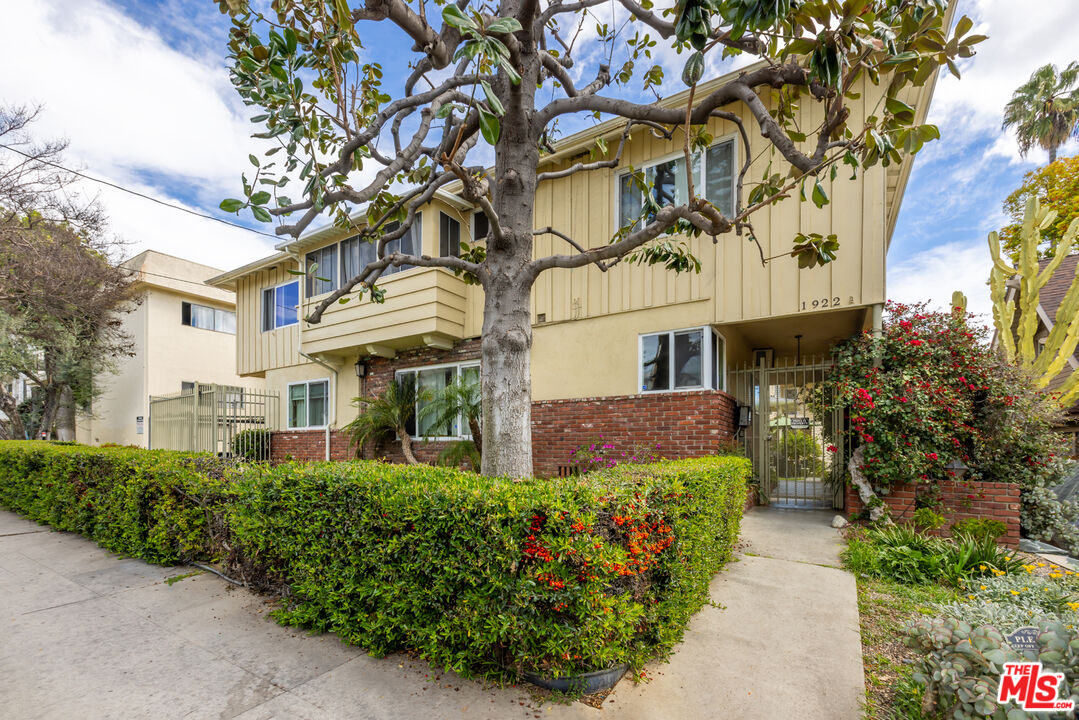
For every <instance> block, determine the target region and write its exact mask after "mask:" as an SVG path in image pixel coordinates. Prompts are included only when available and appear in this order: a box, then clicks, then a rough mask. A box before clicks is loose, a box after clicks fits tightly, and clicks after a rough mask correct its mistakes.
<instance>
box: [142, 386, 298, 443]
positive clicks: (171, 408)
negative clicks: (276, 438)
mask: <svg viewBox="0 0 1079 720" xmlns="http://www.w3.org/2000/svg"><path fill="white" fill-rule="evenodd" d="M279 402H280V400H279V398H278V395H277V393H272V392H267V391H265V390H252V389H249V388H242V387H233V386H228V385H206V384H202V383H194V387H193V388H191V389H190V390H184V391H182V392H178V393H172V394H169V395H154V396H151V397H150V436H149V446H150V448H151V449H155V450H186V451H189V452H208V453H213V454H214V455H218V456H221V457H231V456H233V455H235V454H240V455H244V456H246V457H248V458H249V459H252V460H269V458H270V441H269V433H270V432H271V431H273V430H276V429H277V423H278V418H280V416H281V413H280V404H279Z"/></svg>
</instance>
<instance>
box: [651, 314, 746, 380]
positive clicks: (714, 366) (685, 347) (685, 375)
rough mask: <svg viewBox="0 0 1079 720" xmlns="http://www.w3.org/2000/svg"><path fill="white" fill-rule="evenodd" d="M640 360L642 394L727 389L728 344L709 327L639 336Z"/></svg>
mask: <svg viewBox="0 0 1079 720" xmlns="http://www.w3.org/2000/svg"><path fill="white" fill-rule="evenodd" d="M637 358H638V361H637V380H638V383H637V384H638V386H639V387H640V388H641V392H642V393H657V392H677V391H681V390H706V389H713V390H725V389H726V376H727V342H726V340H725V339H724V338H723V336H722V335H720V334H719V333H717V332H716V331H715V330H713V329H712V328H710V327H707V326H705V327H695V328H685V329H682V330H668V331H665V332H659V333H649V334H647V335H639V336H638V337H637Z"/></svg>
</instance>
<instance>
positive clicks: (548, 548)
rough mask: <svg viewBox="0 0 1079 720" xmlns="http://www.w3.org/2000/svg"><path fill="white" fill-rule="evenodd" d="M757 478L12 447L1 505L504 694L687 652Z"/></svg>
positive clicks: (714, 469)
mask: <svg viewBox="0 0 1079 720" xmlns="http://www.w3.org/2000/svg"><path fill="white" fill-rule="evenodd" d="M748 475H749V463H748V461H746V460H743V459H740V458H726V457H725V458H705V459H698V460H682V461H676V462H664V463H658V464H656V465H647V466H644V465H638V466H620V467H617V468H613V469H611V470H608V471H604V472H600V473H595V474H590V475H585V476H578V477H571V478H559V479H550V480H528V481H524V482H515V481H512V480H505V479H499V478H484V477H481V476H478V475H475V474H472V473H468V472H463V471H459V470H456V469H451V468H439V467H429V466H422V465H421V466H395V465H385V464H381V463H376V462H364V461H357V462H348V463H308V464H292V463H290V464H285V465H279V466H276V467H264V466H252V465H243V466H237V467H231V468H230V467H223V466H222V465H221V464H220V463H218V462H217V461H214V460H212V459H209V458H195V457H192V456H185V455H182V454H178V453H160V452H147V451H137V450H126V449H124V450H113V449H98V448H86V447H78V446H74V447H71V446H55V445H47V444H45V443H33V442H25V441H23V442H6V443H0V504H3V505H6V506H7V507H9V508H11V509H13V510H17V511H19V512H22V513H24V514H27V515H29V516H30V517H33V518H35V519H37V520H41V521H44V522H49V523H50V524H53V525H54V526H55V527H57V528H59V529H65V530H72V531H76V532H80V533H83V534H85V535H87V536H89V537H91V538H93V539H95V540H97V541H98V542H100V543H101V544H102V545H103V546H105V547H108V548H110V549H113V550H117V551H120V552H124V553H127V554H131V555H135V556H138V557H143V558H145V559H147V560H152V561H154V562H175V561H177V560H184V559H194V558H208V559H217V560H222V559H224V560H226V561H227V562H229V563H232V564H233V566H234V567H242V568H243V569H244V572H245V575H248V576H251V575H257V576H259V577H260V578H262V579H263V580H264V581H266V582H268V584H270V585H277V586H279V587H282V588H284V587H287V588H288V591H287V592H285V593H284V599H283V602H282V606H281V608H280V609H279V610H278V612H277V614H278V618H279V619H280V620H281V621H283V622H286V623H290V624H296V625H301V626H304V627H310V628H313V629H317V630H321V631H332V632H334V633H336V634H338V635H339V636H340V637H342V638H343V639H344V640H346V641H348V642H351V643H355V644H358V645H361V646H363V647H364V648H366V649H367V650H368V651H369V652H372V653H373V654H376V655H377V654H383V653H387V652H391V651H395V650H402V649H412V650H416V651H418V652H420V653H421V654H422V655H424V656H425V657H426V658H428V659H429V660H431V661H432V662H434V663H436V664H438V665H441V666H444V667H446V668H449V669H453V670H456V671H458V672H462V673H465V674H471V675H477V674H479V675H485V676H492V677H506V676H507V675H510V676H512V675H514V674H516V673H517V672H519V671H521V670H534V669H536V670H544V671H548V672H552V673H554V674H565V673H572V672H578V671H583V670H592V669H596V668H605V667H610V666H612V665H615V664H617V663H622V662H626V663H630V664H631V665H632V666H633V667H640V666H641V665H642V664H643V663H644V662H645V660H647V659H649V658H652V657H655V656H664V655H666V654H667V653H669V651H670V649H671V648H672V647H673V646H674V644H675V643H677V642H678V641H679V640H680V639H681V637H682V633H683V632H684V630H685V627H686V625H687V623H688V621H689V619H690V617H692V616H693V614H695V613H696V612H697V611H698V610H700V608H701V607H702V605H703V604H705V603H706V602H707V601H708V584H709V582H710V580H711V578H712V576H713V575H714V574H715V573H716V572H717V571H719V569H720V568H722V566H723V564H724V563H725V562H726V561H727V560H728V559H729V558H730V553H731V549H732V547H733V545H734V542H735V540H736V539H737V537H738V530H739V523H740V520H741V515H742V509H743V503H744V500H745V493H746V481H747V478H748ZM226 544H227V547H228V548H229V552H228V557H227V558H226V557H223V556H224V555H225V554H226V553H225V552H224V548H225V547H226Z"/></svg>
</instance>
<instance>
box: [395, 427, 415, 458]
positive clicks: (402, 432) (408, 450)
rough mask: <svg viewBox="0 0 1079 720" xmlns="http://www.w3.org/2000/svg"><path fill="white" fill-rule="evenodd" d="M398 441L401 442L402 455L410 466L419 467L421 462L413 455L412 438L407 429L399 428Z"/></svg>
mask: <svg viewBox="0 0 1079 720" xmlns="http://www.w3.org/2000/svg"><path fill="white" fill-rule="evenodd" d="M397 439H398V440H400V441H401V454H403V455H404V456H405V460H406V461H407V462H408V464H409V465H419V464H420V461H419V460H417V459H416V456H415V455H413V454H412V436H411V435H409V434H408V430H406V429H405V428H397Z"/></svg>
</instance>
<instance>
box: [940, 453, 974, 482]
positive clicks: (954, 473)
mask: <svg viewBox="0 0 1079 720" xmlns="http://www.w3.org/2000/svg"><path fill="white" fill-rule="evenodd" d="M944 469H945V470H947V471H948V475H949V476H950V477H954V478H955V479H956V480H962V479H963V475H965V474H966V472H967V470H970V468H969V467H967V466H966V465H965V464H964V463H963V461H962V460H960V459H959V458H952V459H951V460H949V461H948V464H947V465H945V466H944Z"/></svg>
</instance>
